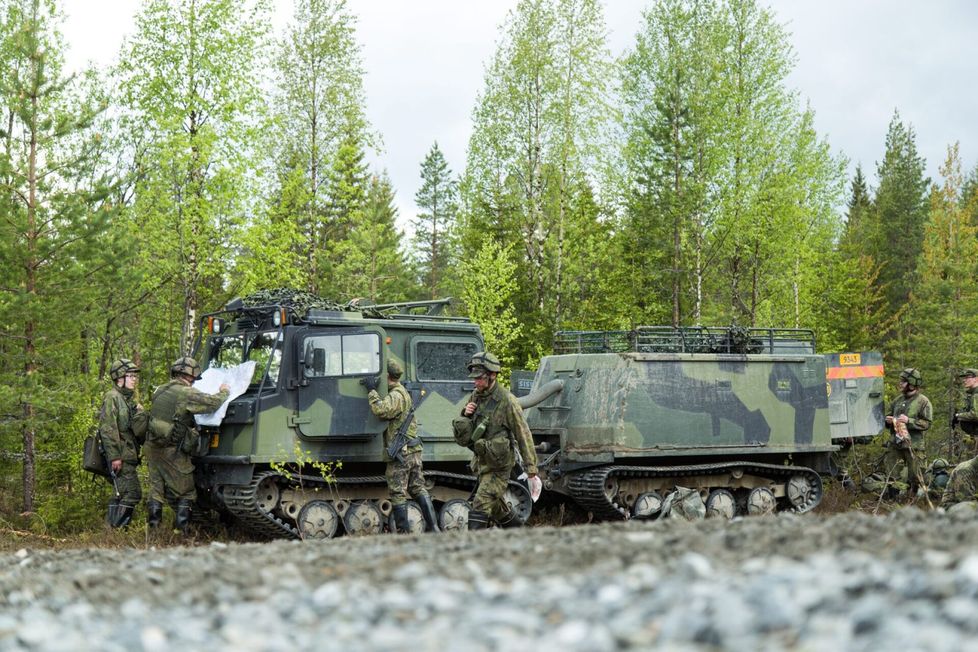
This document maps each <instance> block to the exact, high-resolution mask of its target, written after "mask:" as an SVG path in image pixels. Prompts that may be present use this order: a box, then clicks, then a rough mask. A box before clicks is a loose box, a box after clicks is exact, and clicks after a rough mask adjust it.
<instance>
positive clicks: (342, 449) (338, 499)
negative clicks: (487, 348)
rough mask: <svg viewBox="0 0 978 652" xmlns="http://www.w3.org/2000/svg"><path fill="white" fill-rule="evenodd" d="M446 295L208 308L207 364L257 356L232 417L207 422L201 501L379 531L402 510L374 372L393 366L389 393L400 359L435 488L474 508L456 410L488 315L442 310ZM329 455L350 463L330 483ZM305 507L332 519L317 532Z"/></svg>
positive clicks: (442, 497)
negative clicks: (478, 320) (387, 472)
mask: <svg viewBox="0 0 978 652" xmlns="http://www.w3.org/2000/svg"><path fill="white" fill-rule="evenodd" d="M445 305H447V300H442V301H434V302H415V303H410V304H387V305H382V306H369V307H364V308H359V309H357V308H356V307H351V306H329V307H328V308H329V309H326V308H323V307H316V308H308V309H301V310H300V309H297V308H296V306H294V305H289V304H287V303H282V302H280V303H268V304H262V305H255V303H254V302H253V301H252V302H240V301H238V302H233V303H232V304H229V305H228V306H227V308H226V309H225V310H223V311H220V312H218V313H214V314H212V315H208V316H207V317H206V318H205V319H204V321H203V326H204V330H205V333H206V336H205V337H204V339H203V342H202V347H201V355H200V358H201V360H202V362H203V364H204V366H205V368H209V367H224V368H227V367H231V366H234V365H238V364H241V363H242V362H247V361H254V362H255V363H256V365H255V371H254V374H253V376H252V379H251V384H250V387H249V388H248V390H247V391H246V392H245V393H244V394H243V395H242V396H239V397H238V398H236V399H235V400H234V401H232V402H231V403H230V405H229V407H228V410H227V414H226V416H225V418H224V420H223V422H222V423H221V425H220V426H219V427H216V428H207V429H205V430H204V435H205V436H204V437H203V438H202V439H203V440H204V441H205V444H204V445H203V446H202V449H201V451H200V453H201V455H200V456H198V458H197V460H196V462H197V485H198V493H199V494H200V495H201V500H202V501H204V502H206V503H207V506H209V507H215V508H217V509H219V510H221V511H225V512H229V513H230V514H231V515H232V516H233V517H237V518H239V519H241V520H244V521H246V522H248V525H249V526H250V527H252V529H254V530H257V531H259V532H261V533H263V534H267V535H271V536H282V535H283V534H284V535H285V536H305V535H307V534H309V535H311V536H333V535H334V534H336V533H337V532H338V531H339V532H342V531H343V530H344V529H346V531H347V532H350V531H354V532H353V533H357V534H359V533H371V532H373V531H380V529H381V528H382V525H383V523H384V522H386V518H387V516H388V514H389V511H390V503H389V501H388V500H387V496H388V490H387V487H386V483H385V479H384V469H385V463H386V457H385V451H384V446H383V432H384V430H385V428H386V425H387V423H386V422H385V421H383V420H381V419H378V418H377V417H375V416H374V415H373V414H372V413H371V411H370V407H369V403H368V401H367V389H366V387H365V386H364V385H363V384H362V381H363V380H364V379H365V378H368V377H372V376H378V375H379V376H381V382H380V385H379V388H378V391H379V392H380V394H381V395H382V396H384V395H386V393H387V383H386V382H385V379H386V373H384V372H382V370H385V369H386V366H387V360H388V358H394V359H396V360H397V361H398V362H400V363H401V365H402V366H403V368H404V369H405V374H404V377H403V378H402V383H403V384H404V386H405V388H406V389H407V390H408V391H409V392H410V393H411V395H412V398H413V400H414V403H415V408H416V411H415V418H416V420H417V423H418V434H419V435H420V437H421V439H422V441H423V443H424V454H423V459H424V466H425V472H426V479H427V480H428V484H429V492H430V493H431V494H432V497H433V498H435V499H436V501H437V505H438V506H439V507H442V508H450V509H451V510H454V511H452V512H451V513H450V514H446V515H445V518H447V519H455V520H464V518H465V514H464V513H463V510H462V506H461V505H460V504H459V503H462V504H464V499H465V498H467V497H468V495H469V493H470V491H471V487H472V485H473V483H474V478H472V477H471V475H470V474H469V473H470V472H469V470H468V462H469V460H470V457H471V454H470V452H469V451H468V450H466V449H464V448H460V447H459V446H458V445H456V443H455V441H454V438H453V437H452V427H451V421H452V419H453V418H454V417H455V416H456V415H458V414H459V413H460V411H461V409H462V407H463V406H464V400H465V398H466V397H467V395H468V393H469V392H470V391H472V389H473V384H472V382H471V380H470V379H469V378H468V377H467V372H466V369H465V365H466V363H467V361H468V360H469V359H470V358H471V356H472V355H473V354H474V353H475V352H476V351H479V350H482V349H484V342H483V339H482V335H481V332H480V331H479V328H478V326H477V325H476V324H473V323H471V322H470V321H468V320H466V319H462V318H456V317H449V316H445V315H443V314H441V309H442V308H444V307H445ZM321 464H328V465H337V464H338V465H341V466H339V467H335V466H334V467H333V468H334V470H335V473H334V476H335V477H334V478H333V481H332V482H329V483H326V482H324V481H323V478H322V474H321V473H320V470H319V467H320V465H321ZM282 469H285V470H286V471H289V470H291V472H292V477H290V478H285V477H283V474H282V473H281V472H280V471H281V470H282ZM287 475H288V474H287ZM313 503H315V504H313ZM307 508H308V510H307ZM304 510H307V511H309V513H310V514H313V513H314V516H315V518H314V519H313V517H312V516H310V519H312V520H316V521H317V522H323V521H325V522H326V525H325V526H316V527H312V526H308V527H311V528H312V529H311V532H304V531H303V528H304V525H303V524H304V517H303V514H304ZM305 520H309V519H305ZM324 528H325V529H324Z"/></svg>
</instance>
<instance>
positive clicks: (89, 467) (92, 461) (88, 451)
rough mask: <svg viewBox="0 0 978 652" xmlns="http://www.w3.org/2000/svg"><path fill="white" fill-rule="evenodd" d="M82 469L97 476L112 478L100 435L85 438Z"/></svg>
mask: <svg viewBox="0 0 978 652" xmlns="http://www.w3.org/2000/svg"><path fill="white" fill-rule="evenodd" d="M82 468H83V469H84V470H86V471H88V472H89V473H94V474H95V475H101V476H104V477H106V478H109V477H112V473H111V472H110V471H109V468H110V467H109V464H108V462H107V461H106V459H105V449H104V448H102V438H101V437H99V435H98V434H93V435H89V436H88V437H85V443H84V444H83V447H82Z"/></svg>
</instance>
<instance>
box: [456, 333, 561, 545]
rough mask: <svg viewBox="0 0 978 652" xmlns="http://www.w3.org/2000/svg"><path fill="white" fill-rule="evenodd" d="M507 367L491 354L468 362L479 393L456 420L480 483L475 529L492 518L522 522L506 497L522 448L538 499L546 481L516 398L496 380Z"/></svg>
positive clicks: (473, 514) (474, 507) (471, 521)
mask: <svg viewBox="0 0 978 652" xmlns="http://www.w3.org/2000/svg"><path fill="white" fill-rule="evenodd" d="M500 369H501V365H500V364H499V358H497V357H496V356H494V355H493V354H491V353H486V352H479V353H476V354H475V355H474V356H472V359H471V361H470V362H469V365H468V370H469V378H472V379H474V381H475V391H474V392H473V393H472V395H471V396H470V397H469V400H468V403H466V405H465V407H464V408H463V409H462V414H461V416H459V417H456V418H455V420H454V421H453V422H452V426H453V429H454V431H455V441H456V442H458V444H459V445H460V446H465V447H466V448H469V449H471V450H472V451H473V452H474V453H475V462H476V464H477V465H478V474H479V484H478V486H477V487H476V490H475V496H474V497H473V498H472V506H471V509H470V510H469V529H470V530H483V529H485V528H486V527H488V525H489V520H490V519H492V520H493V521H495V522H496V523H497V524H499V525H500V526H502V527H510V526H513V525H518V524H519V517H518V515H517V514H516V513H515V512H514V511H513V510H512V509H510V507H509V505H507V504H506V501H505V499H504V495H505V493H506V487H507V486H508V484H509V480H510V476H511V474H512V471H513V467H514V466H515V465H516V453H515V451H516V450H518V451H519V454H520V456H521V457H522V459H523V464H524V465H525V470H526V473H527V476H528V478H529V484H530V493H531V495H532V497H533V498H534V500H535V499H536V497H537V496H539V495H540V488H541V485H542V482H541V480H540V478H538V477H537V454H536V450H535V449H534V448H533V435H532V434H531V433H530V428H529V426H527V424H526V419H525V418H524V416H523V409H522V408H521V407H520V404H519V402H518V401H517V399H516V397H515V396H513V395H512V394H511V393H510V392H509V391H508V390H506V389H505V388H504V387H502V386H500V385H499V383H497V382H496V376H497V375H498V374H499V371H500Z"/></svg>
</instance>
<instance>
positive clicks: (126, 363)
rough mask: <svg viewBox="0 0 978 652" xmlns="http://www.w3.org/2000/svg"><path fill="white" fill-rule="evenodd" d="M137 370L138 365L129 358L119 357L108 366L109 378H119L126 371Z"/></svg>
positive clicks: (126, 372)
mask: <svg viewBox="0 0 978 652" xmlns="http://www.w3.org/2000/svg"><path fill="white" fill-rule="evenodd" d="M138 371H139V367H137V366H136V363H135V362H133V361H132V360H130V359H129V358H119V359H118V360H116V361H115V362H113V363H112V366H111V367H109V378H111V379H112V380H119V379H120V378H122V377H123V376H125V375H126V374H128V373H136V372H138Z"/></svg>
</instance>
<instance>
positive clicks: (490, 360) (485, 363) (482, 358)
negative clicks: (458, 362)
mask: <svg viewBox="0 0 978 652" xmlns="http://www.w3.org/2000/svg"><path fill="white" fill-rule="evenodd" d="M466 368H467V369H468V370H469V378H478V377H479V376H481V375H482V374H484V373H486V372H487V371H490V372H492V373H496V374H498V373H499V370H500V369H501V368H502V367H501V366H500V364H499V358H497V357H496V356H494V355H493V354H491V353H488V352H486V351H479V352H478V353H476V354H475V355H473V356H472V359H471V360H469V364H468V366H467V367H466Z"/></svg>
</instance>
